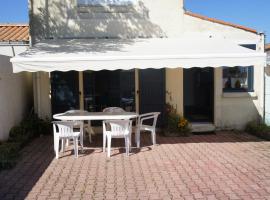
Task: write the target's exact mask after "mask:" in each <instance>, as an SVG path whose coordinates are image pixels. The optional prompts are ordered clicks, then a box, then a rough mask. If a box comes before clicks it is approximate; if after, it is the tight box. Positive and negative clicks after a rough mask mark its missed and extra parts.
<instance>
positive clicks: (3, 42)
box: [0, 24, 33, 141]
mask: <svg viewBox="0 0 270 200" xmlns="http://www.w3.org/2000/svg"><path fill="white" fill-rule="evenodd" d="M28 30H29V27H28V25H24V24H1V25H0V91H1V95H0V141H4V140H6V139H8V136H9V130H10V129H11V128H12V127H13V126H15V125H18V123H20V122H21V120H22V119H23V118H24V117H25V116H26V115H27V114H29V111H30V109H31V107H32V103H33V102H32V99H33V98H32V95H33V93H32V92H33V91H32V74H31V73H27V72H23V73H19V74H14V73H13V71H12V63H11V62H10V58H11V57H13V56H15V55H17V54H19V53H22V52H24V51H26V50H27V49H28V47H29V34H28Z"/></svg>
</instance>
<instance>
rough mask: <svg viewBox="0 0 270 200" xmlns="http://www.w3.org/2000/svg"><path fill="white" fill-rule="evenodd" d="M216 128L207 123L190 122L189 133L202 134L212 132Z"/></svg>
mask: <svg viewBox="0 0 270 200" xmlns="http://www.w3.org/2000/svg"><path fill="white" fill-rule="evenodd" d="M215 130H216V127H215V125H214V124H213V123H209V122H192V123H191V132H193V133H203V132H213V131H215Z"/></svg>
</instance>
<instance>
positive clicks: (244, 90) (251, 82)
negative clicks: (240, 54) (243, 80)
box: [222, 44, 257, 92]
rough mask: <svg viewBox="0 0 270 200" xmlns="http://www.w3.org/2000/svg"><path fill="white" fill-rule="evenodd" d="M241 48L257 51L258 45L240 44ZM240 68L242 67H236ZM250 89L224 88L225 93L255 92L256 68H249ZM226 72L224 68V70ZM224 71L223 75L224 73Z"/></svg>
mask: <svg viewBox="0 0 270 200" xmlns="http://www.w3.org/2000/svg"><path fill="white" fill-rule="evenodd" d="M240 46H242V47H245V48H248V49H251V50H256V48H257V45H256V44H240ZM236 67H240V66H236ZM247 68H248V70H247V72H248V77H247V79H248V88H247V89H245V88H223V92H254V66H248V67H247ZM223 70H224V68H223ZM223 70H222V73H223V72H224V71H223Z"/></svg>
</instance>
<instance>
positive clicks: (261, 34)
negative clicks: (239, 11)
mask: <svg viewBox="0 0 270 200" xmlns="http://www.w3.org/2000/svg"><path fill="white" fill-rule="evenodd" d="M259 34H260V37H261V40H260V41H261V42H263V45H262V49H261V51H263V52H265V42H266V41H265V35H264V33H259ZM265 67H266V62H265V65H264V66H263V119H262V120H263V123H265V106H266V102H265V100H266V97H265V94H266V85H265V82H266V77H265V73H266V71H265Z"/></svg>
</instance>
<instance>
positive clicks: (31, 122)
mask: <svg viewBox="0 0 270 200" xmlns="http://www.w3.org/2000/svg"><path fill="white" fill-rule="evenodd" d="M51 133H52V126H51V123H50V122H49V120H42V119H40V118H38V117H37V115H30V116H29V117H27V118H25V119H24V120H23V121H22V122H21V123H20V124H19V125H18V126H14V127H13V128H11V130H10V132H9V138H8V141H7V142H3V143H0V169H7V168H11V167H13V166H14V165H15V164H16V162H17V159H18V157H19V151H20V149H21V148H22V147H23V146H25V145H26V144H27V143H28V142H30V141H31V139H33V138H34V137H38V136H40V135H44V134H51Z"/></svg>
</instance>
